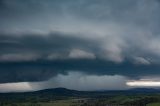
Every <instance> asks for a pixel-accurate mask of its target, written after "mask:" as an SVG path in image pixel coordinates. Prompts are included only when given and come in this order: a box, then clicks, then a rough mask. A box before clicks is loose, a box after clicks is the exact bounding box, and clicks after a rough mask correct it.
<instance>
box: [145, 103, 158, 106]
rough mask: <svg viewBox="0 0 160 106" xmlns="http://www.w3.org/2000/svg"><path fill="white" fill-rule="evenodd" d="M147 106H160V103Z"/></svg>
mask: <svg viewBox="0 0 160 106" xmlns="http://www.w3.org/2000/svg"><path fill="white" fill-rule="evenodd" d="M147 106H160V103H150V104H148V105H147Z"/></svg>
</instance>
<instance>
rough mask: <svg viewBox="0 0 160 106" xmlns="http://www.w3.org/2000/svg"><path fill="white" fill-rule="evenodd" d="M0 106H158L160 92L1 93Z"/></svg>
mask: <svg viewBox="0 0 160 106" xmlns="http://www.w3.org/2000/svg"><path fill="white" fill-rule="evenodd" d="M0 106H160V90H156V89H131V90H126V91H93V92H87V91H75V90H68V89H65V88H56V89H47V90H42V91H36V92H28V93H1V94H0Z"/></svg>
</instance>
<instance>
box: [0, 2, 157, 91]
mask: <svg viewBox="0 0 160 106" xmlns="http://www.w3.org/2000/svg"><path fill="white" fill-rule="evenodd" d="M159 10H160V1H159V0H0V92H24V91H36V90H41V89H47V88H56V87H64V88H68V89H75V90H82V91H93V90H126V89H131V88H159V87H160V78H159V77H160V71H159V70H160V30H159V28H160V15H159Z"/></svg>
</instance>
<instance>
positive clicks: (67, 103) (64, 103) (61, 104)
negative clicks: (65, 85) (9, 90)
mask: <svg viewBox="0 0 160 106" xmlns="http://www.w3.org/2000/svg"><path fill="white" fill-rule="evenodd" d="M80 104H81V103H80V102H79V101H78V100H74V99H69V100H57V101H53V102H39V103H13V104H10V105H6V106H72V105H76V106H79V105H80Z"/></svg>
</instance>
